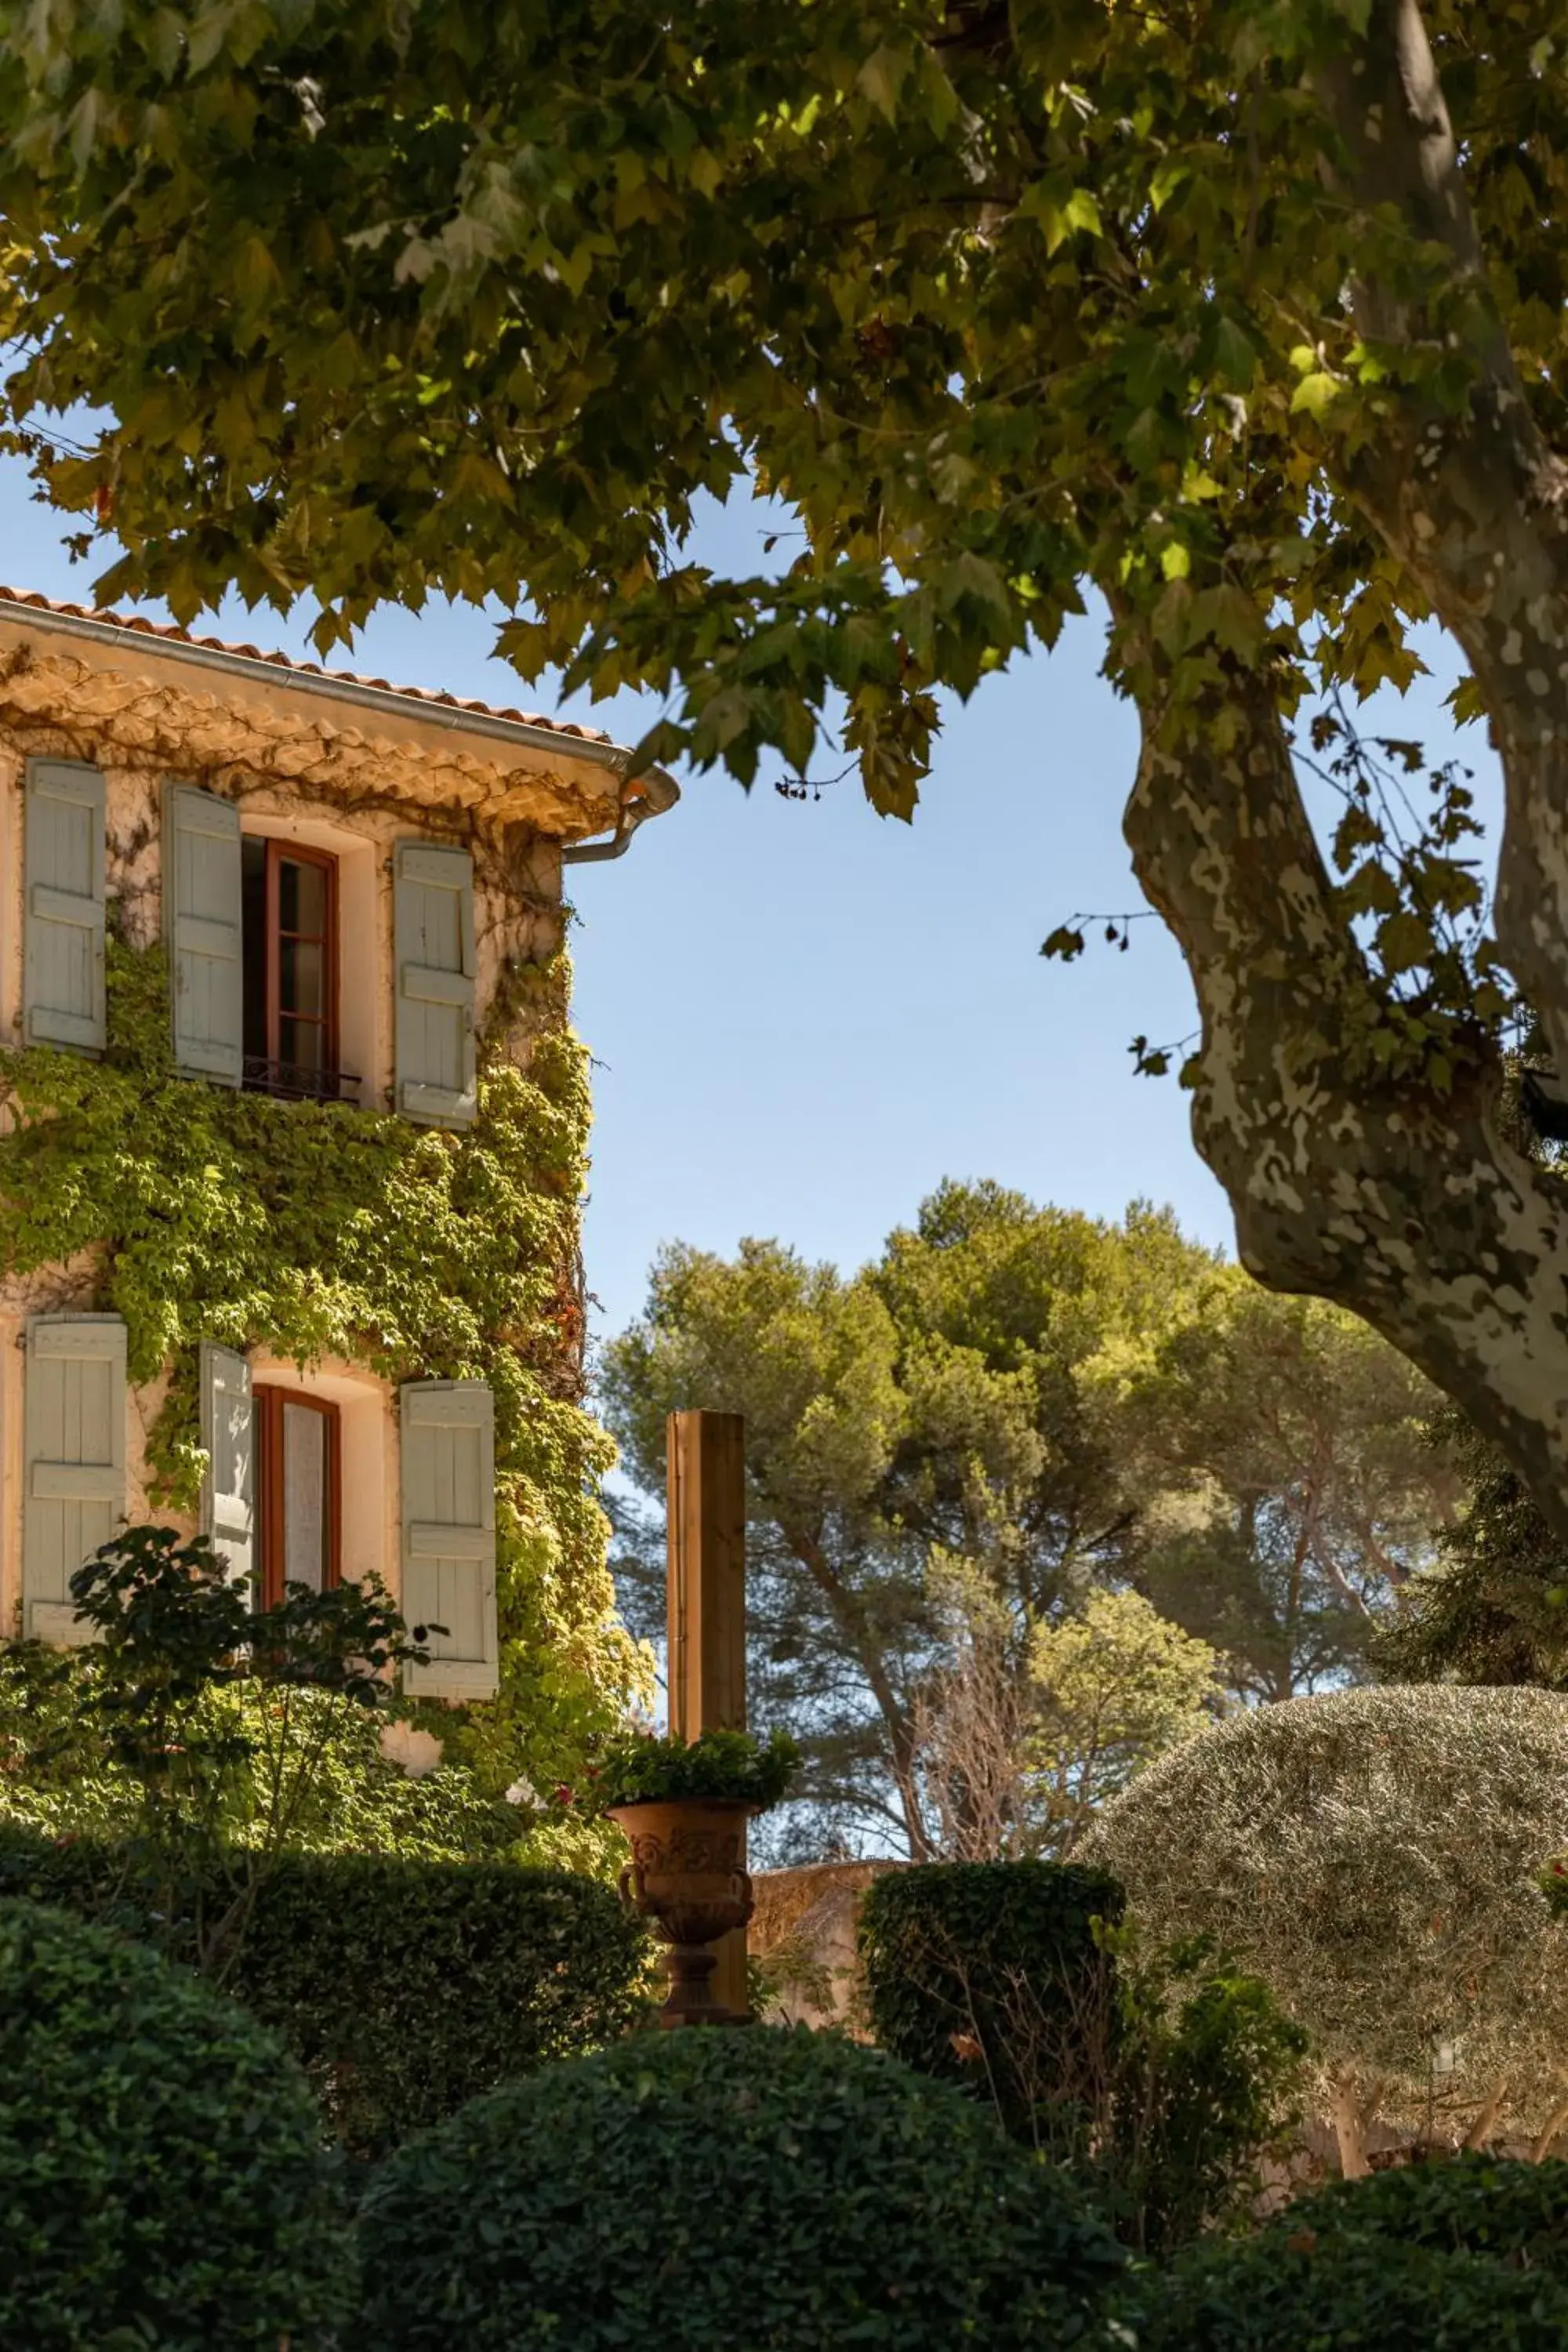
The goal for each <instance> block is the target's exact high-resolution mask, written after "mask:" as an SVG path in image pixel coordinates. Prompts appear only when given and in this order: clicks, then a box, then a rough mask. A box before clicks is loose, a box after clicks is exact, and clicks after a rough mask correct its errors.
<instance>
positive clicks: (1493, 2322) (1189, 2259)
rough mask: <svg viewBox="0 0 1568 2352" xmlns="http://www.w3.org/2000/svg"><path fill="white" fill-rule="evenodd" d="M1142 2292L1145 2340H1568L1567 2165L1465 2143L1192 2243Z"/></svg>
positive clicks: (1401, 2351)
mask: <svg viewBox="0 0 1568 2352" xmlns="http://www.w3.org/2000/svg"><path fill="white" fill-rule="evenodd" d="M1145 2299H1146V2302H1147V2308H1146V2309H1144V2310H1143V2311H1142V2312H1141V2313H1139V2314H1136V2315H1134V2320H1135V2332H1136V2333H1137V2335H1138V2337H1139V2341H1140V2343H1141V2345H1142V2346H1143V2347H1145V2352H1199V2347H1202V2352H1299V2347H1301V2346H1303V2345H1308V2346H1311V2347H1318V2346H1320V2345H1321V2347H1323V2352H1338V2347H1341V2346H1345V2347H1351V2346H1354V2347H1361V2346H1362V2345H1363V2344H1364V2345H1368V2346H1375V2347H1378V2352H1405V2347H1411V2352H1415V2347H1425V2346H1426V2345H1427V2344H1435V2345H1438V2346H1443V2347H1447V2346H1453V2347H1460V2346H1464V2345H1468V2344H1478V2345H1479V2344H1483V2343H1484V2344H1486V2345H1487V2346H1488V2347H1489V2352H1490V2347H1496V2346H1499V2345H1500V2346H1504V2347H1514V2346H1518V2347H1535V2346H1537V2345H1545V2344H1547V2343H1550V2342H1552V2341H1553V2340H1555V2341H1557V2342H1559V2343H1561V2342H1563V2341H1568V2164H1562V2163H1554V2162H1552V2161H1548V2162H1546V2163H1542V2164H1525V2163H1521V2162H1510V2161H1507V2160H1499V2159H1495V2158H1489V2157H1482V2156H1460V2157H1458V2158H1454V2159H1452V2160H1449V2161H1446V2162H1437V2163H1425V2164H1413V2165H1404V2166H1400V2167H1398V2168H1396V2169H1394V2170H1391V2171H1388V2172H1381V2173H1377V2174H1374V2175H1373V2178H1372V2179H1368V2180H1344V2181H1336V2182H1334V2183H1332V2184H1331V2186H1330V2187H1328V2188H1326V2189H1321V2190H1320V2191H1319V2192H1318V2193H1317V2194H1316V2195H1314V2196H1310V2197H1302V2198H1298V2199H1297V2200H1295V2202H1294V2203H1293V2204H1291V2205H1289V2207H1288V2208H1287V2209H1286V2210H1285V2211H1284V2212H1282V2213H1280V2214H1279V2215H1278V2216H1277V2217H1276V2218H1275V2220H1274V2221H1272V2222H1270V2223H1269V2225H1268V2227H1267V2228H1266V2229H1263V2230H1260V2231H1257V2232H1256V2234H1255V2235H1254V2236H1252V2237H1251V2238H1249V2239H1247V2240H1244V2241H1241V2242H1230V2243H1222V2244H1217V2245H1215V2244H1210V2245H1206V2246H1202V2247H1199V2248H1196V2249H1194V2251H1193V2252H1190V2253H1189V2254H1187V2255H1186V2256H1184V2258H1183V2259H1182V2260H1181V2261H1180V2262H1178V2263H1175V2264H1174V2265H1173V2268H1172V2269H1171V2270H1170V2271H1169V2272H1167V2273H1164V2274H1163V2277H1162V2278H1161V2279H1160V2280H1159V2282H1158V2283H1157V2284H1152V2283H1151V2284H1150V2285H1149V2288H1148V2291H1147V2294H1146V2298H1145ZM1467 2330H1468V2331H1470V2332H1469V2333H1468V2334H1467V2333H1466V2331H1467ZM1553 2331H1555V2334H1553Z"/></svg>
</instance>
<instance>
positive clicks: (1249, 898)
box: [1126, 645, 1568, 1535]
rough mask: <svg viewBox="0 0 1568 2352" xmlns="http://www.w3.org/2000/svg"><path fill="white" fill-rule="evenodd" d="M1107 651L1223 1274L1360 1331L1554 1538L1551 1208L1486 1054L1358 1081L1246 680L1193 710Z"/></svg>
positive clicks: (1355, 969)
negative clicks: (1500, 1459)
mask: <svg viewBox="0 0 1568 2352" xmlns="http://www.w3.org/2000/svg"><path fill="white" fill-rule="evenodd" d="M1128 651H1129V655H1130V658H1131V663H1132V666H1133V670H1134V674H1136V675H1139V677H1140V686H1139V699H1140V708H1141V710H1142V720H1143V744H1142V757H1141V760H1140V764H1139V774H1138V781H1137V784H1136V788H1135V790H1134V793H1133V796H1132V799H1131V803H1130V805H1129V808H1128V811H1127V815H1126V833H1127V837H1128V841H1129V843H1130V845H1131V849H1132V853H1133V862H1134V865H1135V866H1136V868H1137V872H1138V877H1139V879H1140V881H1141V882H1142V886H1143V887H1144V889H1145V891H1146V892H1147V894H1148V897H1149V898H1150V900H1151V901H1152V904H1153V905H1154V906H1155V907H1156V908H1158V909H1159V911H1160V913H1161V914H1162V915H1163V917H1164V919H1165V920H1166V922H1167V923H1168V924H1169V925H1170V927H1171V929H1172V930H1173V932H1174V934H1175V936H1176V938H1177V940H1179V941H1180V943H1181V945H1182V948H1183V950H1184V954H1185V956H1186V960H1187V964H1188V969H1189V971H1191V974H1192V977H1193V981H1194V987H1195V989H1196V992H1197V995H1198V1001H1199V1005H1200V1008H1201V1012H1202V1016H1203V1035H1202V1044H1201V1047H1200V1050H1199V1053H1198V1055H1197V1056H1196V1076H1195V1084H1194V1104H1193V1129H1194V1138H1195V1139H1196V1142H1197V1145H1198V1149H1199V1150H1200V1151H1201V1152H1202V1154H1203V1156H1204V1158H1205V1160H1207V1162H1208V1164H1209V1166H1210V1167H1211V1168H1212V1169H1213V1170H1214V1172H1215V1175H1216V1176H1217V1177H1218V1178H1219V1181H1220V1182H1221V1183H1222V1184H1223V1185H1224V1187H1225V1189H1226V1192H1227V1193H1228V1194H1229V1196H1230V1200H1231V1203H1232V1206H1233V1208H1234V1210H1235V1213H1236V1220H1237V1242H1238V1245H1239V1249H1240V1253H1241V1256H1242V1260H1243V1263H1244V1264H1245V1265H1247V1267H1248V1268H1249V1269H1250V1271H1251V1272H1252V1273H1254V1274H1255V1275H1257V1276H1258V1277H1259V1279H1261V1280H1262V1281H1264V1282H1266V1283H1268V1284H1269V1285H1270V1286H1272V1287H1273V1288H1275V1289H1277V1290H1284V1291H1301V1292H1307V1293H1309V1294H1311V1295H1315V1296H1317V1297H1324V1298H1330V1299H1333V1300H1335V1301H1337V1302H1338V1303H1339V1304H1341V1305H1342V1306H1345V1307H1350V1308H1352V1310H1353V1311H1354V1312H1356V1313H1357V1314H1359V1315H1361V1316H1363V1318H1365V1319H1366V1320H1367V1321H1368V1322H1369V1323H1371V1324H1372V1325H1373V1328H1375V1329H1377V1330H1379V1331H1381V1332H1382V1333H1383V1335H1384V1338H1385V1339H1389V1340H1391V1341H1392V1342H1393V1344H1394V1346H1395V1347H1396V1348H1398V1349H1401V1350H1402V1351H1403V1352H1404V1353H1405V1355H1407V1356H1408V1357H1410V1358H1411V1359H1412V1360H1413V1361H1414V1362H1415V1363H1417V1364H1418V1365H1419V1366H1420V1367H1421V1369H1422V1370H1424V1371H1425V1372H1426V1374H1427V1376H1428V1378H1429V1379H1431V1380H1432V1381H1435V1382H1436V1384H1437V1386H1438V1387H1439V1388H1441V1389H1444V1390H1445V1391H1447V1393H1448V1394H1449V1395H1450V1396H1452V1397H1454V1398H1455V1399H1456V1400H1457V1402H1459V1403H1460V1404H1461V1405H1462V1406H1463V1408H1464V1409H1465V1411H1466V1412H1468V1414H1469V1415H1470V1417H1471V1418H1472V1420H1474V1421H1475V1423H1477V1425H1478V1426H1479V1428H1480V1429H1482V1430H1483V1431H1484V1432H1485V1433H1486V1434H1487V1435H1488V1436H1489V1437H1490V1438H1491V1439H1492V1440H1493V1442H1494V1443H1495V1444H1498V1445H1500V1447H1501V1448H1502V1449H1503V1451H1504V1452H1505V1453H1506V1454H1508V1455H1509V1456H1510V1459H1511V1460H1512V1461H1513V1462H1514V1464H1515V1465H1516V1466H1517V1467H1518V1469H1519V1470H1520V1472H1521V1475H1522V1476H1523V1477H1524V1478H1525V1480H1526V1482H1527V1483H1528V1484H1529V1486H1531V1490H1532V1492H1533V1493H1534V1494H1535V1495H1536V1496H1538V1497H1539V1499H1540V1500H1541V1503H1542V1507H1543V1508H1545V1509H1547V1510H1548V1512H1549V1515H1550V1516H1551V1517H1552V1519H1553V1523H1554V1524H1555V1525H1556V1526H1557V1527H1558V1528H1559V1531H1560V1532H1561V1533H1563V1534H1565V1535H1568V1415H1565V1414H1564V1412H1563V1404H1562V1401H1563V1398H1564V1397H1568V1202H1565V1196H1564V1191H1563V1186H1562V1185H1561V1184H1560V1183H1559V1182H1558V1181H1556V1180H1555V1179H1554V1178H1553V1177H1552V1175H1551V1174H1550V1172H1549V1171H1543V1170H1542V1169H1540V1168H1537V1167H1535V1166H1534V1165H1532V1164H1531V1162H1530V1161H1529V1160H1525V1159H1524V1158H1523V1157H1522V1156H1521V1154H1520V1153H1519V1152H1518V1151H1516V1150H1513V1148H1512V1147H1511V1146H1510V1144H1509V1143H1508V1142H1507V1141H1506V1139H1504V1137H1503V1136H1502V1134H1501V1133H1500V1129H1499V1126H1498V1121H1497V1116H1496V1113H1497V1106H1498V1099H1499V1091H1500V1064H1499V1061H1498V1057H1497V1055H1496V1053H1495V1051H1494V1050H1493V1049H1492V1048H1491V1046H1490V1045H1489V1044H1488V1042H1487V1041H1486V1040H1485V1039H1484V1038H1482V1037H1480V1036H1479V1035H1478V1036H1477V1037H1476V1038H1475V1039H1474V1040H1473V1041H1472V1045H1471V1046H1470V1047H1465V1048H1463V1050H1461V1051H1460V1053H1459V1055H1458V1060H1457V1066H1456V1067H1455V1070H1454V1073H1453V1077H1452V1081H1451V1084H1450V1086H1449V1087H1448V1088H1447V1091H1446V1092H1441V1093H1439V1092H1437V1091H1436V1089H1434V1088H1431V1087H1425V1086H1423V1085H1422V1084H1421V1083H1419V1082H1418V1081H1417V1080H1414V1079H1412V1078H1411V1077H1410V1076H1408V1074H1406V1075H1405V1076H1400V1077H1397V1078H1395V1079H1394V1080H1390V1079H1388V1078H1385V1077H1384V1076H1381V1075H1380V1074H1379V1071H1378V1068H1377V1066H1376V1065H1375V1064H1374V1063H1373V1062H1371V1061H1370V1060H1369V1059H1366V1058H1365V1057H1363V1059H1362V1061H1361V1062H1360V1063H1357V1062H1356V1060H1355V1058H1354V1049H1355V1046H1356V1043H1357V1039H1358V1037H1359V1036H1362V1035H1363V1034H1365V1030H1366V1028H1367V1027H1368V1026H1369V1025H1373V1024H1375V1023H1376V1021H1377V1019H1378V1018H1379V1016H1380V1013H1381V1007H1380V1005H1379V1003H1378V1001H1377V999H1376V997H1375V994H1374V992H1373V988H1372V983H1371V982H1370V979H1369V977H1368V975H1367V972H1366V971H1365V968H1364V966H1363V963H1362V960H1361V958H1360V956H1359V954H1358V953H1357V951H1356V949H1355V945H1354V942H1353V940H1352V938H1351V937H1350V934H1349V932H1348V930H1347V929H1346V928H1345V926H1344V925H1343V923H1342V920H1341V919H1340V916H1339V913H1338V910H1337V908H1335V906H1334V903H1333V900H1332V896H1331V885H1330V882H1329V878H1328V876H1327V873H1326V871H1325V869H1324V866H1323V862H1322V858H1321V854H1320V852H1319V850H1318V847H1317V844H1316V842H1315V840H1314V838H1313V835H1312V831H1311V826H1310V823H1309V821H1308V817H1307V813H1306V809H1305V807H1304V805H1303V803H1302V800H1301V796H1300V789H1299V787H1298V784H1297V782H1296V777H1295V774H1294V771H1293V769H1292V765H1291V760H1290V750H1289V741H1288V739H1287V737H1286V734H1285V730H1284V727H1283V725H1282V723H1281V720H1280V717H1279V711H1278V709H1277V708H1276V707H1275V704H1274V700H1273V698H1272V695H1271V693H1270V691H1269V688H1268V681H1267V678H1266V677H1264V676H1262V675H1260V674H1259V672H1258V671H1257V670H1256V669H1254V670H1250V671H1246V670H1241V669H1239V668H1237V669H1236V670H1235V671H1233V672H1232V674H1231V675H1230V676H1229V677H1227V678H1226V680H1225V682H1224V684H1223V686H1222V687H1219V688H1215V698H1214V701H1213V704H1212V706H1211V705H1210V704H1207V703H1199V704H1196V705H1194V704H1192V703H1172V702H1170V701H1168V700H1166V699H1164V698H1163V697H1162V694H1161V692H1160V689H1159V687H1158V684H1157V682H1156V681H1155V677H1154V665H1153V661H1152V656H1149V655H1148V654H1147V653H1146V652H1145V653H1144V654H1143V655H1142V657H1141V656H1140V653H1139V649H1138V647H1137V646H1135V645H1130V646H1129V647H1128ZM1565 1001H1568V1000H1565ZM1462 1044H1463V1041H1461V1045H1462ZM1466 1052H1468V1053H1469V1059H1468V1061H1467V1060H1466V1058H1465V1054H1466ZM1435 1171H1437V1172H1436V1173H1435Z"/></svg>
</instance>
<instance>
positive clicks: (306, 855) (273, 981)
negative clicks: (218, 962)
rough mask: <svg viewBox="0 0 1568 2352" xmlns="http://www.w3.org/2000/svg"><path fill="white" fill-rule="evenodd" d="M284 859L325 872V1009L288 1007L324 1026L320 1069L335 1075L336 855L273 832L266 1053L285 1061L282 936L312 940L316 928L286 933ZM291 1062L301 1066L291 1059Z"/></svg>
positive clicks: (292, 1015)
mask: <svg viewBox="0 0 1568 2352" xmlns="http://www.w3.org/2000/svg"><path fill="white" fill-rule="evenodd" d="M285 864H289V865H294V866H316V867H317V868H318V869H319V870H320V871H321V873H322V874H323V875H324V876H325V877H326V887H325V890H324V892H323V897H324V899H325V914H324V918H323V920H324V923H325V934H324V936H322V937H321V1003H322V1005H323V1007H324V1010H323V1012H322V1013H321V1018H320V1020H319V1021H315V1017H314V1016H313V1015H311V1014H310V1013H292V1012H290V1013H288V1015H287V1017H288V1018H289V1020H292V1021H297V1022H314V1025H316V1026H318V1027H319V1028H320V1029H321V1032H322V1038H321V1075H322V1076H323V1077H325V1076H331V1074H332V1073H333V1072H334V1071H335V1070H336V1069H337V1066H338V861H337V859H336V858H335V857H333V856H331V853H330V852H329V851H327V850H324V849H305V848H302V847H301V846H300V844H299V843H298V842H297V841H280V840H279V839H277V838H276V837H275V836H273V835H268V839H267V967H266V970H267V977H266V983H265V984H266V991H267V1058H268V1061H269V1062H276V1063H281V1062H283V1061H284V1059H285V1055H284V1053H283V1022H284V1019H285V1012H284V1006H283V1002H282V996H283V942H284V939H285V936H287V937H288V938H289V940H307V941H310V942H311V943H314V942H315V940H317V938H318V934H317V933H316V932H314V931H289V933H287V934H285V932H284V929H283V923H282V898H283V894H282V889H281V874H282V868H283V866H284V865H285ZM289 1066H290V1067H291V1068H292V1067H298V1066H300V1065H297V1064H295V1063H293V1062H292V1061H291V1060H290V1062H289Z"/></svg>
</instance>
